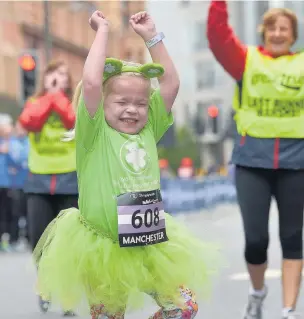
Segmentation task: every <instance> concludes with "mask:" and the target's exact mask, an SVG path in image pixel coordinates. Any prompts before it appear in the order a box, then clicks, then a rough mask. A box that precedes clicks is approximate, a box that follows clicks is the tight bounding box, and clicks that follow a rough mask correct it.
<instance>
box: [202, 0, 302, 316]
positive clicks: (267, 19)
mask: <svg viewBox="0 0 304 319" xmlns="http://www.w3.org/2000/svg"><path fill="white" fill-rule="evenodd" d="M260 32H261V38H262V41H263V46H259V47H254V46H246V45H244V44H243V43H241V42H240V41H239V39H238V38H237V37H236V35H235V34H234V32H233V30H232V28H231V27H230V25H229V24H228V12H227V3H226V1H212V2H211V5H210V8H209V16H208V32H207V33H208V40H209V45H210V48H211V50H212V52H213V54H214V56H215V58H216V59H217V61H218V62H219V63H220V64H221V65H222V66H223V68H224V69H225V70H226V71H227V72H228V73H229V74H230V75H231V76H232V77H233V78H234V79H235V80H236V82H237V85H236V92H235V98H234V108H235V111H236V116H235V120H236V124H237V131H238V135H237V138H236V142H235V147H234V150H233V155H232V163H233V164H235V165H236V171H235V181H236V188H237V194H238V201H239V205H240V210H241V213H242V218H243V225H244V232H245V259H246V262H247V265H248V272H249V274H250V278H251V288H250V293H249V301H248V304H247V307H246V312H245V315H244V317H243V318H244V319H261V318H262V303H263V300H264V298H265V297H266V295H267V287H266V285H265V282H264V274H265V270H266V268H267V248H268V242H269V235H268V220H269V209H270V203H271V199H272V197H274V198H275V200H276V202H277V206H278V211H279V234H280V242H281V247H282V255H283V263H282V285H283V311H282V318H285V319H293V318H296V314H295V308H296V302H297V297H298V294H299V290H300V282H301V272H302V258H303V255H302V245H303V242H302V229H303V205H304V140H303V138H304V85H303V84H304V52H297V53H293V52H292V51H291V46H292V45H293V44H294V43H295V41H296V40H297V37H298V23H297V17H296V15H295V14H294V13H293V12H292V11H290V10H288V9H270V10H269V11H268V12H266V13H265V15H264V17H263V22H262V24H261V26H260ZM297 318H298V317H297Z"/></svg>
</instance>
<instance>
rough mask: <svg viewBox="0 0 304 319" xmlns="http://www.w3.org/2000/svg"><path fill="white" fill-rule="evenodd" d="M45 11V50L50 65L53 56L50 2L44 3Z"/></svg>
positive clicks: (45, 0) (45, 1)
mask: <svg viewBox="0 0 304 319" xmlns="http://www.w3.org/2000/svg"><path fill="white" fill-rule="evenodd" d="M43 9H44V49H45V60H46V64H48V63H49V61H50V59H51V56H52V35H51V33H50V21H49V2H48V0H44V1H43Z"/></svg>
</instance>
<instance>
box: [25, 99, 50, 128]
mask: <svg viewBox="0 0 304 319" xmlns="http://www.w3.org/2000/svg"><path fill="white" fill-rule="evenodd" d="M51 111H52V104H51V96H50V95H48V94H47V95H44V96H41V97H39V98H36V99H35V98H32V99H29V100H28V101H27V102H26V103H25V106H24V109H23V112H22V113H21V115H20V117H19V122H20V124H21V125H22V126H23V127H24V128H25V129H26V130H27V131H29V132H40V131H41V129H42V127H43V125H44V123H45V122H46V121H47V119H48V117H49V115H50V113H51Z"/></svg>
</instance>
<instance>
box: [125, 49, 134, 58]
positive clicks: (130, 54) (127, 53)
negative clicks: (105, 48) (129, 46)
mask: <svg viewBox="0 0 304 319" xmlns="http://www.w3.org/2000/svg"><path fill="white" fill-rule="evenodd" d="M132 57H133V54H132V51H131V50H126V51H125V54H124V59H125V60H126V61H132Z"/></svg>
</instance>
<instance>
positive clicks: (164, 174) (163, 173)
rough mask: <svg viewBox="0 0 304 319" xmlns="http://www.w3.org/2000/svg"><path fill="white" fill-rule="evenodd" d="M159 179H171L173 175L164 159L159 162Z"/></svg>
mask: <svg viewBox="0 0 304 319" xmlns="http://www.w3.org/2000/svg"><path fill="white" fill-rule="evenodd" d="M158 163H159V168H160V177H161V178H172V177H174V174H173V172H172V170H171V169H170V165H169V161H168V160H167V159H166V158H161V159H160V160H159V161H158Z"/></svg>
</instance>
